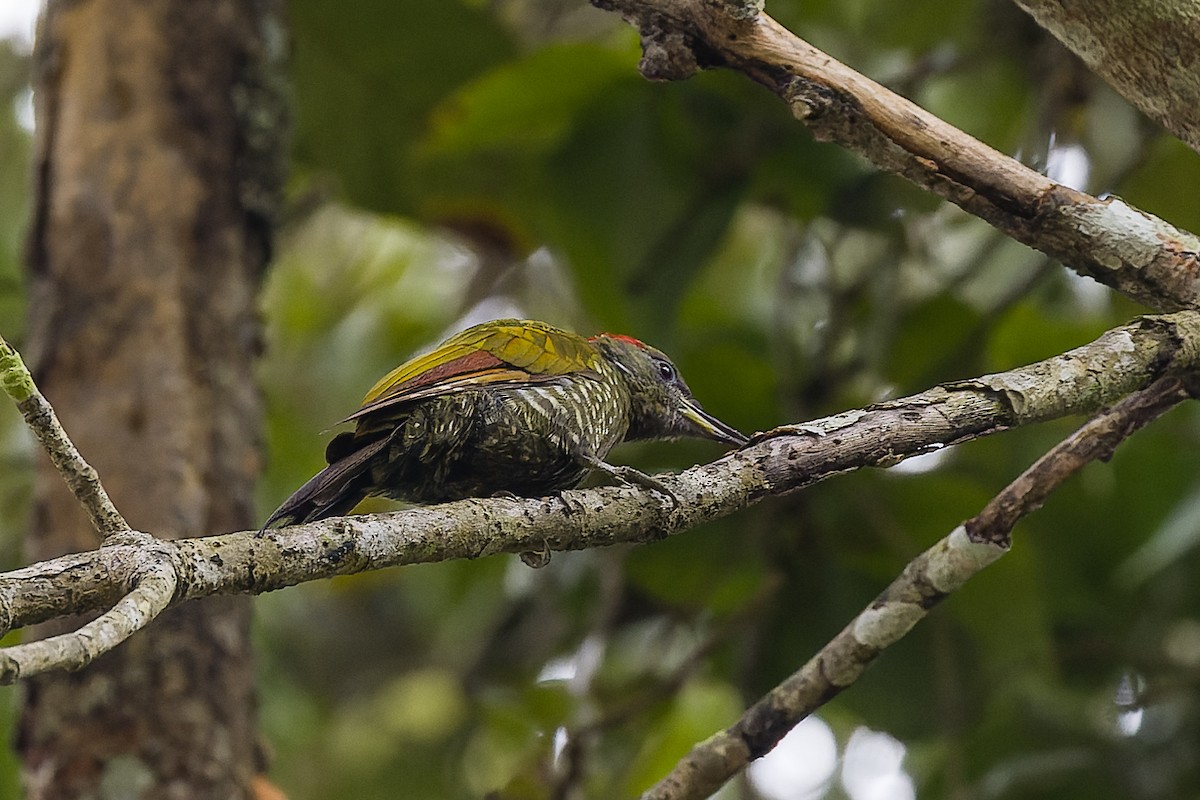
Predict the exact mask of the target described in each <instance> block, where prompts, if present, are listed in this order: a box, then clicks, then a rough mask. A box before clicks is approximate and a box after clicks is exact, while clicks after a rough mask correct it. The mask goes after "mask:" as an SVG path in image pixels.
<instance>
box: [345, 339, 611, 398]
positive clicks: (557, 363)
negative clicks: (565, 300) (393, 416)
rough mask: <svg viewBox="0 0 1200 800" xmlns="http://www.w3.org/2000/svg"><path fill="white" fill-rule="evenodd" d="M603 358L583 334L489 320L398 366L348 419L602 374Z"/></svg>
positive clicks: (374, 388) (381, 380)
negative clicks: (464, 393) (474, 391)
mask: <svg viewBox="0 0 1200 800" xmlns="http://www.w3.org/2000/svg"><path fill="white" fill-rule="evenodd" d="M599 360H600V354H599V352H598V351H597V350H596V349H595V347H593V346H592V345H591V344H590V343H589V342H588V341H587V340H586V339H584V338H583V337H582V336H577V335H575V334H573V333H568V332H566V331H562V330H559V329H558V328H553V327H551V326H549V325H546V324H545V323H541V322H533V321H527V320H499V321H496V322H488V323H485V324H483V325H477V326H475V327H474V328H468V329H467V330H465V331H463V332H462V333H459V334H457V335H455V336H452V337H450V338H449V339H447V340H446V341H445V342H443V343H442V344H441V345H440V346H439V347H438V348H437V349H435V350H433V351H432V352H429V353H426V354H425V355H422V356H418V357H416V358H414V359H412V360H411V361H407V362H405V363H403V364H401V365H400V366H398V367H396V368H395V369H394V370H392V371H391V372H389V373H388V374H387V375H385V376H384V377H383V378H382V379H380V381H379V382H378V383H377V384H375V386H374V387H372V389H371V391H369V392H367V396H366V397H365V398H363V404H362V407H361V408H359V410H358V411H356V412H354V413H353V414H351V415H350V416H348V417H346V419H344V420H342V422H349V421H351V420H355V419H358V418H359V417H362V416H364V415H366V414H370V413H372V412H374V411H378V410H380V409H381V408H386V407H388V406H394V405H398V404H401V403H409V402H412V401H414V400H420V399H423V398H427V397H435V396H437V395H443V394H449V393H451V392H455V391H461V390H464V389H471V388H476V387H480V386H495V385H498V384H526V383H538V382H543V381H550V380H554V379H556V378H558V377H560V376H562V375H567V374H572V373H581V372H582V373H593V374H598V366H599Z"/></svg>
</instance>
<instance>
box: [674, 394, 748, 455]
mask: <svg viewBox="0 0 1200 800" xmlns="http://www.w3.org/2000/svg"><path fill="white" fill-rule="evenodd" d="M679 413H680V414H681V415H682V416H683V418H684V419H686V420H687V421H688V422H690V423H692V425H693V426H695V428H696V432H697V433H699V434H700V435H701V436H704V437H706V438H709V439H714V440H716V441H718V442H724V443H725V444H732V445H736V446H738V447H741V446H742V445H744V444H745V443H746V442H748V441H750V440H749V439H747V438H746V437H745V436H743V435H742V434H740V433H738V432H737V431H736V430H734V429H733V428H731V427H729V426H728V425H726V424H725V423H724V422H721V420H719V419H717V418H716V417H714V416H713V415H712V414H709V413H708V412H707V411H705V410H704V409H703V408H701V407H700V406H699V404H697V403H696V401H694V400H690V399H689V400H684V401H683V406H682V407H681V408H680V409H679Z"/></svg>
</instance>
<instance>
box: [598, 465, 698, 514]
mask: <svg viewBox="0 0 1200 800" xmlns="http://www.w3.org/2000/svg"><path fill="white" fill-rule="evenodd" d="M606 466H608V467H609V469H610V470H611V472H609V473H608V474H609V475H611V476H612V477H614V478H616V479H617V480H618V481H620V482H621V483H624V484H626V485H628V486H641V487H642V488H644V489H650V490H651V491H655V492H658V493H659V494H661V495H663V496H665V497H666V498H667V499H668V500H669V501H670V502H671V510H672V511H674V510H675V509H677V508H679V506H680V505H681V503H680V502H679V497H677V496H676V494H675V492H673V491H671V489H670V487H668V486H667V485H666V484H665V483H663V482H662V481H660V480H659V479H658V478H655V477H654V476H653V475H647V474H646V473H645V472H642V471H641V470H640V469H635V468H634V467H628V466H620V467H614V466H612V465H606Z"/></svg>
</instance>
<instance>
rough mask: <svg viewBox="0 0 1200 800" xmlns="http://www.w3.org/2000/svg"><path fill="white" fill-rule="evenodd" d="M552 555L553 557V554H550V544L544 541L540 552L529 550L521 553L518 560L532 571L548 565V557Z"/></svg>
mask: <svg viewBox="0 0 1200 800" xmlns="http://www.w3.org/2000/svg"><path fill="white" fill-rule="evenodd" d="M552 555H553V553H551V552H550V544H549V543H548V542H546V541H545V540H543V541H542V549H541V550H540V551H539V550H530V551H527V552H524V553H521V556H520V558H521V561H522V562H523V563H524V564H525V566H527V567H531V568H533V569H541V568H542V567H544V566H546V565H547V564H549V563H550V557H551V556H552Z"/></svg>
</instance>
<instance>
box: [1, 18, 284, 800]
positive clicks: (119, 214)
mask: <svg viewBox="0 0 1200 800" xmlns="http://www.w3.org/2000/svg"><path fill="white" fill-rule="evenodd" d="M280 6H281V3H280V2H279V0H82V1H81V2H80V1H77V2H68V1H67V0H61V1H60V0H51V2H50V4H49V7H48V8H47V10H46V12H45V14H44V17H43V20H42V24H41V28H40V30H39V37H38V44H37V52H36V54H35V63H36V77H35V90H36V97H37V101H38V109H37V115H38V116H37V134H36V147H37V153H36V157H35V169H36V174H35V178H36V189H37V193H38V194H37V198H36V204H35V209H34V216H33V223H32V228H31V232H30V238H29V248H28V253H27V260H28V267H29V272H30V303H29V312H28V316H29V320H30V323H29V325H30V333H29V341H28V343H27V349H28V352H29V355H30V356H31V360H32V362H33V364H34V367H35V374H36V377H37V380H38V382H39V384H40V386H41V388H42V390H43V391H44V392H45V394H46V395H47V397H48V398H49V399H50V401H51V403H53V404H54V406H55V408H56V409H57V411H58V413H59V415H60V417H61V418H62V420H63V423H64V425H65V426H66V428H67V430H68V431H69V432H70V433H71V435H72V436H73V437H74V438H75V441H76V443H77V444H78V445H79V449H80V450H81V451H82V453H83V455H84V457H85V458H88V459H89V460H90V461H91V462H92V464H93V465H94V466H95V467H96V468H97V470H98V471H99V474H100V476H101V479H102V480H103V481H104V482H105V485H106V487H107V488H108V491H109V493H110V495H111V496H112V498H113V500H114V502H115V503H116V505H117V507H118V508H119V509H120V510H121V511H122V513H123V514H124V515H125V517H126V519H128V520H129V522H130V524H131V525H132V526H133V527H134V528H136V529H139V530H144V531H148V532H151V533H154V534H156V535H159V536H164V537H179V536H196V535H200V534H205V533H216V532H221V531H232V530H241V529H246V528H248V527H250V526H251V525H253V523H254V509H253V504H252V496H253V495H252V489H253V484H254V479H255V477H256V476H257V474H258V471H259V467H260V462H261V455H260V448H259V427H260V401H259V396H258V394H257V391H256V389H255V385H254V374H253V359H254V356H255V352H256V350H257V348H258V343H259V326H258V322H257V319H256V316H255V309H254V300H255V291H256V289H257V283H258V279H259V276H260V273H261V271H262V269H263V267H264V264H265V262H266V260H267V258H268V254H269V247H270V234H271V230H270V228H271V225H270V221H271V219H272V218H273V216H274V212H275V206H276V203H277V197H278V189H279V184H280V176H281V173H282V163H283V152H284V148H283V147H282V146H281V138H282V136H283V133H284V131H285V129H286V114H285V113H284V106H283V92H281V91H279V88H278V87H279V86H280V85H281V84H282V80H283V78H282V65H281V63H280V62H281V51H282V49H283V44H284V43H283V27H282V20H281V8H280ZM35 493H36V496H35V506H34V515H33V523H32V530H31V532H30V536H29V542H28V547H29V555H30V556H31V557H32V558H35V559H43V558H47V557H51V556H55V555H59V554H61V553H64V552H69V551H76V550H81V549H86V548H90V547H94V546H95V545H96V544H97V536H96V534H95V532H94V531H93V530H92V529H91V528H90V526H89V524H88V522H87V519H86V518H85V516H84V514H83V513H82V511H81V510H80V509H79V507H78V506H77V505H76V504H75V503H74V501H73V500H72V499H71V497H70V495H69V494H68V492H67V491H66V489H65V487H64V486H63V484H62V481H61V479H59V478H58V476H57V475H56V474H55V472H54V470H53V469H52V468H51V467H50V466H49V463H48V462H45V461H43V463H42V464H41V465H40V467H39V471H38V475H37V484H36V490H35ZM249 622H250V607H249V601H248V599H247V598H213V599H211V600H206V601H203V602H196V603H190V604H187V605H185V606H182V607H179V608H176V609H173V610H172V611H169V612H168V613H167V614H165V615H164V616H163V618H161V619H159V620H158V621H156V622H155V623H153V624H152V625H151V626H150V628H149V629H147V630H146V631H144V632H142V633H140V634H138V635H136V636H135V637H134V638H133V639H132V640H131V641H130V642H128V643H127V644H126V645H124V646H122V647H120V648H118V649H117V650H116V651H115V652H113V653H111V654H109V655H107V656H105V657H103V658H101V659H99V660H98V661H97V662H95V663H94V664H93V665H91V666H90V667H89V668H87V669H86V670H83V671H81V672H79V673H75V674H72V675H63V674H52V675H47V676H44V677H39V678H35V679H33V680H31V681H29V682H28V683H27V684H26V694H25V701H24V708H23V712H22V719H21V723H20V730H19V732H18V736H17V747H18V750H19V753H20V756H21V758H22V759H23V763H24V778H25V783H26V790H27V794H28V796H29V797H31V798H43V797H45V798H60V797H82V796H88V797H94V796H112V797H131V798H132V797H156V798H158V797H164V798H165V797H181V798H182V797H188V798H198V797H213V798H232V797H243V796H247V794H248V793H249V786H250V782H251V779H252V777H253V775H254V774H255V770H256V767H257V766H258V765H257V764H256V758H257V755H256V753H257V747H256V743H257V738H256V726H255V697H254V685H253V678H254V675H253V664H252V660H251V652H250V645H249ZM47 632H50V631H49V630H48V629H44V630H43V631H42V633H47ZM102 787H103V791H102Z"/></svg>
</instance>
